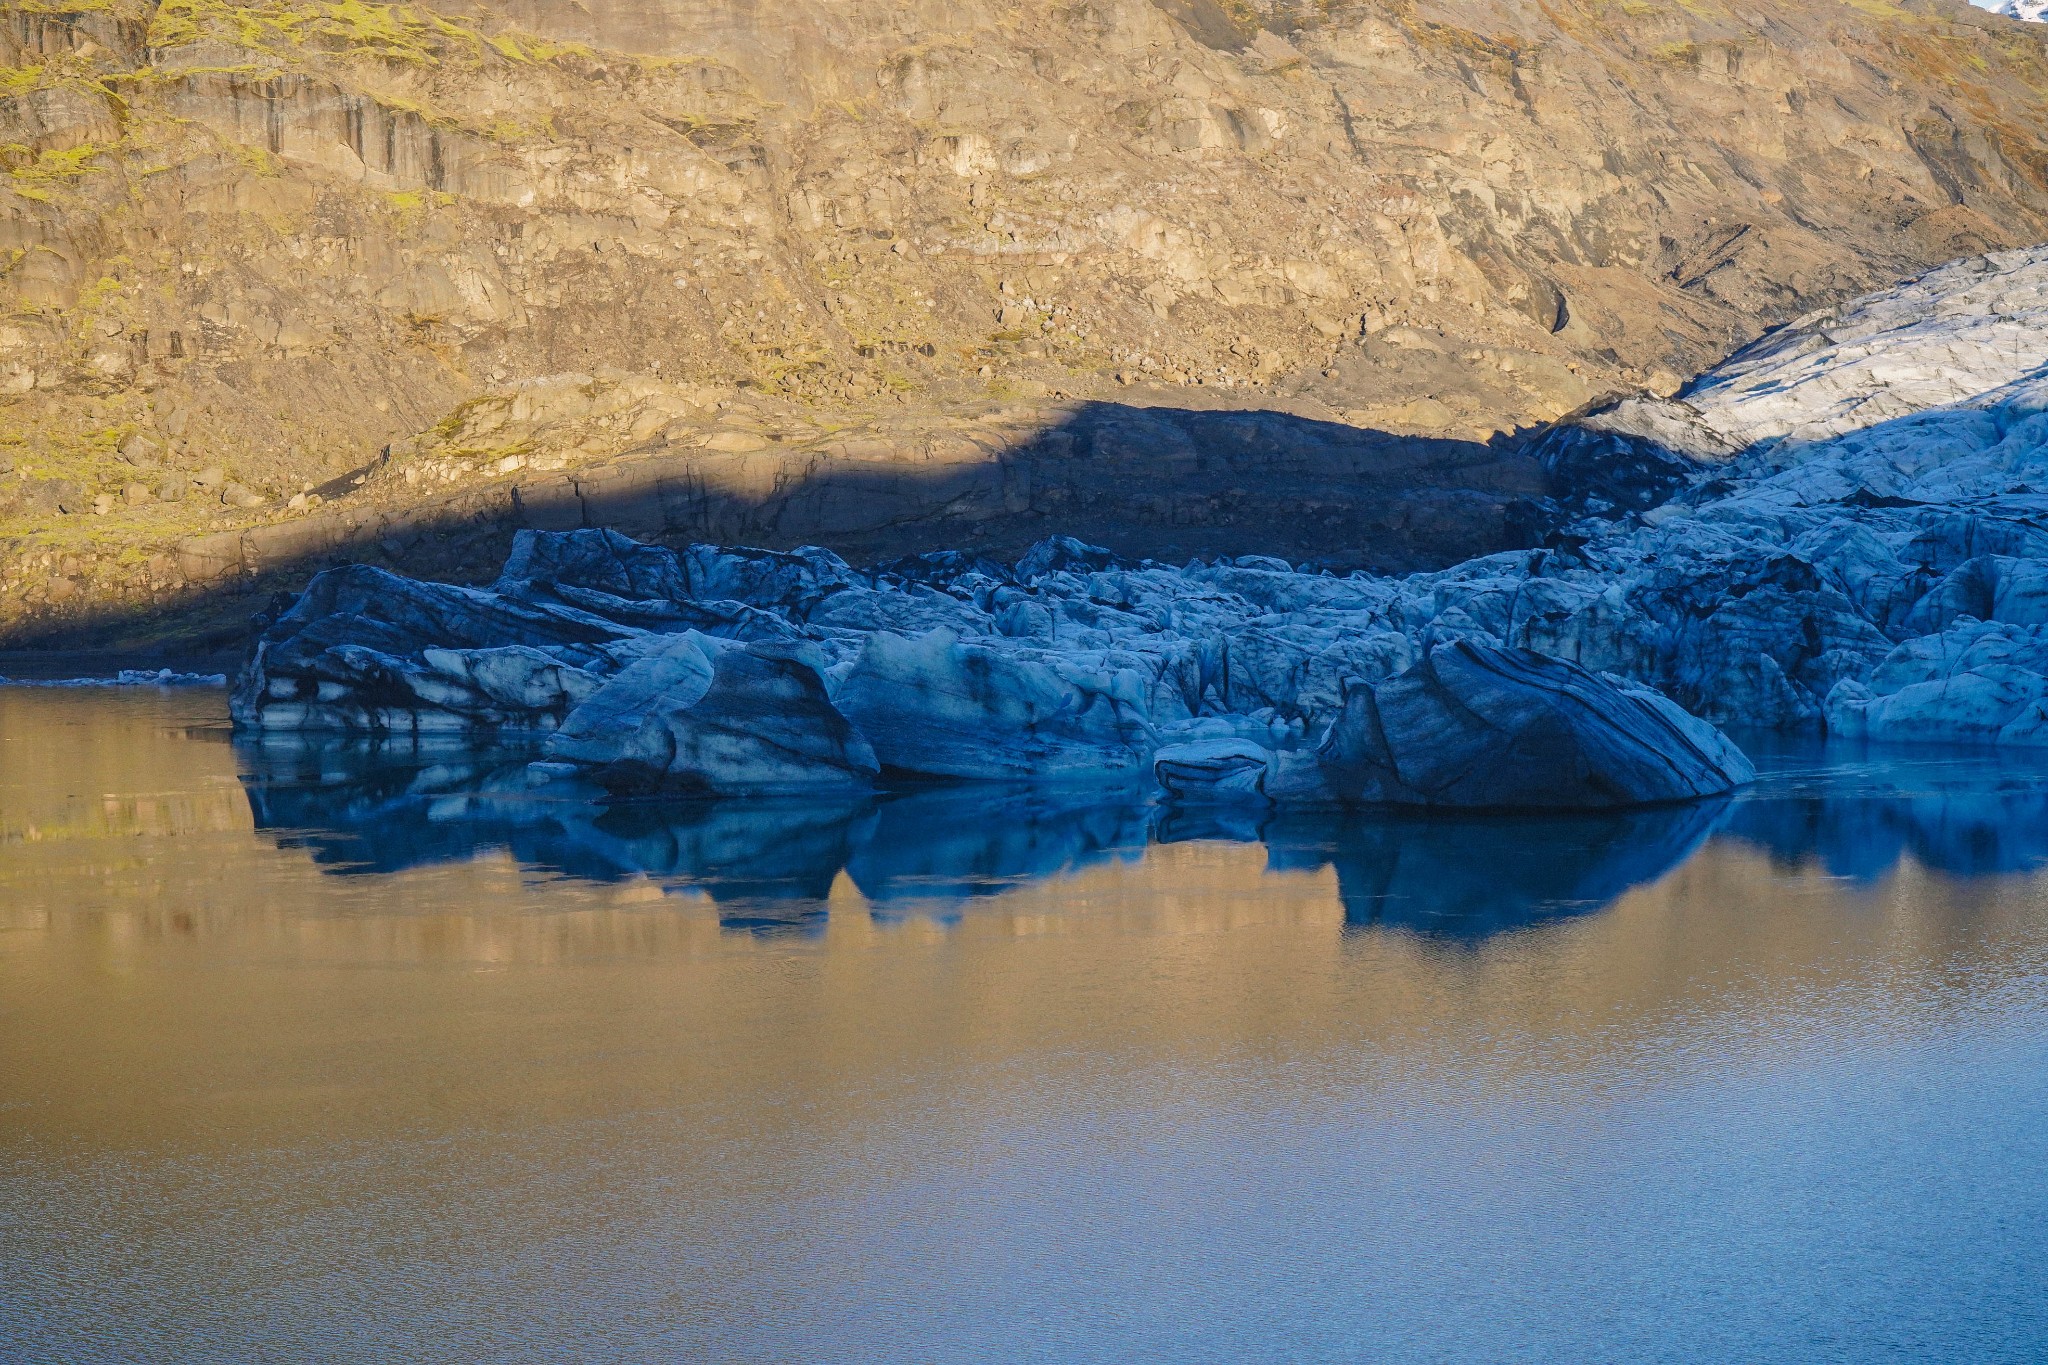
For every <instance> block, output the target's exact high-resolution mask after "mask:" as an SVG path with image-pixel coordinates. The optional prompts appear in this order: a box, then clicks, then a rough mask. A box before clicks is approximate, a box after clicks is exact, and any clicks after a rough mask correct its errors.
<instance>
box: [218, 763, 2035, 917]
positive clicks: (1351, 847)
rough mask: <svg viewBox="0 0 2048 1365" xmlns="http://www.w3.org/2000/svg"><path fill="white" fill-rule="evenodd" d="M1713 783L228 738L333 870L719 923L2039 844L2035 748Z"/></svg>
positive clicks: (1404, 910) (263, 795)
mask: <svg viewBox="0 0 2048 1365" xmlns="http://www.w3.org/2000/svg"><path fill="white" fill-rule="evenodd" d="M1753 751H1755V752H1758V753H1759V754H1760V755H1761V762H1760V763H1759V768H1760V769H1761V770H1762V772H1763V779H1762V780H1761V781H1760V782H1759V783H1758V785H1757V786H1756V787H1755V788H1753V789H1751V790H1750V791H1748V792H1746V793H1744V794H1743V795H1742V796H1741V797H1738V798H1736V799H1734V800H1732V801H1729V800H1720V801H1710V802H1700V803H1694V804H1690V805H1685V806H1674V807H1662V808H1656V809H1648V810H1636V811H1629V812H1623V813H1609V814H1599V815H1554V814H1553V815H1540V816H1538V815H1528V816H1506V815H1503V816H1473V815H1457V816H1451V815H1441V814H1433V815H1419V814H1401V813H1389V812H1372V811H1328V812H1300V811H1295V812H1287V813H1265V812H1258V811H1249V812H1248V811H1210V810H1197V809H1182V808H1177V807H1173V806H1157V805H1153V804H1150V803H1149V802H1148V801H1146V800H1145V799H1143V798H1141V797H1139V796H1137V795H1135V794H1133V793H1131V792H1128V791H1124V790H1121V789H1110V790H1102V789H1083V790H1078V791H1077V790H1073V789H1057V788H1043V787H1032V788H1004V789H993V790H992V789H990V788H987V787H985V786H972V787H953V786H945V787H927V788H923V789H919V790H913V791H909V792H896V793H890V794H886V795H880V796H873V797H850V798H846V799H842V800H836V801H819V800H815V799H811V800H804V801H748V802H740V801H727V802H721V803H684V802H660V803H621V804H612V805H606V804H604V803H602V802H599V801H595V800H587V799H582V798H581V797H573V796H572V797H567V798H565V797H564V796H562V795H560V794H559V793H558V790H557V789H555V788H541V789H539V790H535V789H532V788H531V787H530V786H529V784H528V780H527V770H526V763H527V760H528V758H529V757H530V755H529V754H527V753H525V752H521V751H515V750H477V749H454V748H450V749H446V750H412V749H400V748H368V747H362V746H347V745H339V744H323V743H320V742H317V741H316V742H312V743H307V742H303V741H297V740H294V741H289V742H283V743H280V742H278V740H277V739H276V738H274V737H273V738H271V739H269V740H266V741H264V742H261V743H254V744H245V745H242V746H240V753H241V756H242V761H243V769H244V773H243V780H244V783H245V786H246V788H247V791H248V797H249V803H250V806H251V808H252V810H253V811H254V814H255V818H256V823H257V825H258V827H259V828H262V829H266V830H270V831H273V832H274V834H275V836H276V837H277V839H278V841H279V843H280V844H282V845H285V846H290V847H302V848H305V849H307V850H309V851H310V852H311V853H312V855H313V857H314V859H315V861H316V862H319V863H321V864H323V865H325V866H327V867H329V868H330V869H331V870H333V871H334V872H336V873H341V874H365V873H385V872H396V871H400V870H403V869H405V868H409V867H416V866H421V865H426V864H431V863H442V862H450V861H459V860H462V859H467V858H471V857H474V856H476V855H478V854H479V853H484V852H489V851H493V850H501V849H502V850H505V851H507V852H509V853H510V854H511V855H512V856H513V857H514V858H515V859H517V860H518V861H519V862H520V864H521V865H523V866H524V867H526V868H527V869H528V870H530V871H531V872H533V873H535V874H538V875H554V876H563V877H570V878H576V879H581V880H587V881H596V882H616V881H621V880H625V879H628V878H636V877H647V878H650V879H652V880H654V881H655V882H657V883H659V884H661V885H663V886H664V887H666V888H669V889H672V890H691V891H696V892H701V893H702V894H704V895H706V896H708V897H709V898H710V899H711V901H712V902H713V903H714V904H715V905H716V906H717V907H718V910H719V918H720V921H721V922H722V923H723V924H725V925H726V926H727V927H730V928H734V929H746V930H753V931H756V932H765V931H771V930H792V929H795V930H801V929H807V928H808V929H816V928H820V927H822V925H823V924H824V919H825V914H826V902H827V899H828V897H829V896H830V894H831V891H832V888H833V887H834V885H835V884H836V883H837V882H838V880H839V878H840V876H841V875H842V874H844V876H845V877H846V878H847V879H849V880H850V882H851V883H852V885H853V887H854V888H855V889H857V890H858V891H859V892H860V894H861V896H862V897H863V898H864V899H865V900H866V902H867V905H868V908H869V911H870V913H872V914H873V915H874V916H875V917H876V918H878V919H893V918H900V917H903V916H907V915H916V916H923V917H929V918H935V919H938V920H941V921H946V920H951V919H957V918H958V917H959V915H961V914H962V913H964V911H965V909H966V907H967V906H968V904H969V903H970V902H972V901H973V900H975V899H976V898H979V897H987V896H992V895H998V894H1000V893H1002V892H1003V891H1005V890H1007V889H1009V888H1012V887H1015V886H1017V885H1020V884H1023V883H1027V882H1032V881H1037V880H1041V879H1044V878H1049V877H1055V876H1060V875H1063V874H1067V873H1071V872H1075V871H1078V870H1080V869H1083V868H1086V867H1089V866H1091V865H1094V864H1098V863H1101V862H1105V861H1108V860H1111V859H1119V858H1122V859H1134V858H1137V857H1140V856H1142V854H1143V852H1144V850H1145V848H1146V847H1147V846H1148V845H1150V844H1153V843H1177V842H1183V841H1188V840H1216V839H1221V840H1230V841H1237V842H1258V843H1263V844H1264V845H1265V847H1266V850H1267V858H1268V865H1269V866H1270V867H1271V868H1272V869H1273V870H1274V871H1317V870H1320V869H1322V868H1324V867H1329V868H1331V869H1332V870H1333V871H1334V872H1335V875H1336V880H1337V890H1338V895H1339V897H1340V899H1341V900H1342V902H1343V906H1344V916H1345V922H1346V923H1347V924H1348V925H1350V926H1353V927H1358V928H1366V927H1379V928H1399V929H1406V930H1411V931H1415V932H1420V933H1425V934H1429V935H1432V936H1436V937H1443V938H1451V939H1468V940H1476V939H1479V938H1483V937H1485V936H1487V935H1490V934H1493V933H1496V932H1499V931H1502V930H1507V929H1513V928H1517V927H1520V926H1524V925H1529V924H1534V923H1538V922H1541V921H1545V920H1554V919H1561V918H1565V917H1569V916H1573V915H1582V914H1588V913H1592V912H1595V911H1598V910H1601V909H1603V908H1605V907H1606V906H1608V905H1610V904H1612V903H1613V902H1614V901H1615V900H1616V899H1617V898H1619V897H1620V896H1621V895H1622V894H1623V893H1624V892H1626V891H1627V890H1628V889H1629V888H1630V887H1633V886H1638V885H1641V884H1643V883H1645V882H1649V881H1653V880H1655V879H1656V878H1658V877H1660V876H1662V875H1663V874H1664V873H1666V872H1668V871H1670V870H1671V869H1672V868H1674V867H1677V866H1678V865H1679V864H1680V863H1682V862H1684V861H1685V860H1686V858H1687V857H1689V856H1690V855H1691V854H1692V853H1693V852H1694V851H1695V850H1696V849H1698V848H1699V847H1700V846H1701V845H1702V844H1703V843H1705V842H1706V841H1707V840H1708V839H1710V838H1720V839H1729V840H1735V841H1739V842H1740V843H1742V844H1745V845H1748V846H1751V847H1755V848H1759V849H1761V850H1763V851H1764V852H1766V853H1767V854H1768V855H1770V856H1771V857H1772V858H1774V859H1777V860H1779V861H1784V862H1803V861H1808V860H1813V861H1817V862H1818V863H1819V864H1820V865H1822V866H1823V867H1825V868H1826V869H1827V870H1828V871H1829V872H1831V873H1833V874H1835V875H1840V876H1847V877H1852V878H1857V879H1863V880H1869V879H1874V878H1876V877H1879V876H1881V875H1882V874H1884V873H1885V872H1887V871H1888V870H1890V869H1891V868H1892V867H1893V866H1894V865H1896V864H1897V863H1898V862H1899V860H1900V859H1901V858H1902V857H1905V856H1910V857H1912V858H1913V859H1914V860H1915V861H1917V862H1918V863H1920V864H1922V865H1923V866H1926V867H1928V868H1931V869H1933V870H1936V871H1939V872H1942V873H1947V874H1952V875H1959V876H1976V875H1987V874H1996V873H2008V872H2016V871H2022V870H2026V869H2030V868H2033V867H2035V866H2038V865H2039V864H2041V863H2042V862H2044V861H2048V755H2042V756H2039V757H2036V758H2033V759H2031V760H2030V759H2029V758H2027V757H2026V756H2024V755H2018V754H2013V753H1992V752H1977V751H1969V752H1958V751H1953V750H1945V749H1930V750H1922V751H1917V752H1915V751H1910V750H1894V751H1891V752H1889V753H1877V752H1874V751H1871V750H1869V749H1866V748H1863V747H1861V746H1852V745H1840V744H1831V745H1826V746H1821V745H1799V744H1796V743H1787V742H1783V741H1780V742H1776V743H1775V744H1773V743H1770V742H1766V743H1763V744H1758V745H1754V746H1753Z"/></svg>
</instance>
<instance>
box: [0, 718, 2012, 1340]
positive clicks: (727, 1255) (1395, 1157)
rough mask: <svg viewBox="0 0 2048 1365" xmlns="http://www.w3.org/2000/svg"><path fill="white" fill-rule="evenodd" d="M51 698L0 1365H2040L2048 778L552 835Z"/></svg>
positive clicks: (169, 723) (1840, 779)
mask: <svg viewBox="0 0 2048 1365" xmlns="http://www.w3.org/2000/svg"><path fill="white" fill-rule="evenodd" d="M223 713H224V704H223V700H222V698H221V696H220V694H219V693H218V692H213V691H188V692H157V691H147V692H136V691H128V692H122V693H111V692H95V693H84V692H57V691H44V690H24V689H0V1359H5V1360H8V1361H13V1360H22V1361H67V1362H68V1361H85V1362H100V1361H126V1360H135V1361H151V1362H161V1361H236V1362H242V1361H297V1360H320V1361H379V1362H383V1361H415V1360H419V1361H429V1360H431V1361H441V1360H447V1361H485V1360H489V1361H528V1360H531V1361H551V1362H552V1361H578V1360H591V1361H693V1362H694V1361H882V1360H887V1361H896V1360H903V1361H951V1360H976V1361H980V1360H1006V1361H1007V1360H1047V1361H1091V1360H1119V1361H1122V1360H1169V1361H1209V1360H1215V1361H1247V1360H1315V1361H1322V1360H1361V1361H1410V1360H1418V1361H1422V1360H1426V1361H1521V1360H1528V1361H1628V1362H1636V1361H1715V1362H1721V1361H1802V1362H1804V1361H1854V1362H1862V1361H1888V1360H1898V1361H1929V1360H1941V1361H2040V1360H2042V1359H2044V1358H2048V1308H2044V1302H2048V1294H2044V1293H2043V1286H2044V1285H2048V873H2044V871H2043V870H2042V869H2043V864H2044V861H2048V755H2044V756H2040V757H2037V758H2034V759H2026V758H2014V757H2010V756H2008V757H2005V758H1998V757H1996V756H1985V755H1981V754H1967V753H1956V752H1952V751H1943V750H1935V751H1920V752H1911V751H1908V752H1904V753H1897V752H1895V753H1892V754H1872V753H1869V752H1864V751H1847V750H1841V751H1837V750H1817V749H1812V750H1796V749H1794V750H1785V751H1778V752H1767V753H1766V754H1765V755H1764V758H1765V764H1764V766H1765V767H1766V768H1767V770H1768V771H1767V775H1766V778H1765V780H1764V782H1762V783H1761V784H1760V785H1759V787H1758V788H1757V789H1756V790H1755V791H1754V792H1753V793H1751V794H1749V795H1747V796H1745V797H1744V798H1742V799H1740V800H1738V801H1735V802H1732V803H1725V804H1722V805H1719V806H1709V807H1696V808H1692V809H1688V810H1681V811H1667V812H1659V813H1655V814H1652V815H1639V816H1635V817H1631V818H1627V819H1615V820H1584V821H1574V820H1547V821H1538V820H1520V821H1517V820H1494V821H1442V822H1421V821H1412V820H1411V821H1388V820H1373V819H1364V818H1352V819H1349V820H1342V821H1339V820H1318V819H1290V820H1273V821H1267V822H1263V823H1262V822H1260V821H1256V820H1251V819H1242V818H1239V819H1217V818H1203V817H1189V816H1186V815H1173V814H1170V813H1161V812H1159V811H1156V810H1152V809H1148V808H1146V807H1145V806H1143V805H1141V804H1136V803H1131V802H1127V801H1124V800H1121V799H1118V798H1117V797H1116V796H1115V795H1113V794H1111V795H1102V794H1095V795H1092V796H1081V795H1075V794H1067V795H1065V796H1056V795H1052V794H1046V793H1038V794H1033V793H1029V792H1021V793H1020V792H997V793H979V794H976V793H963V792H958V791H946V790H931V791H925V792H920V793H917V794H914V795H911V796H907V797H903V798H899V799H896V800H891V801H886V802H874V803H864V804H854V805H849V806H842V807H836V808H820V807H818V806H815V805H809V806H781V807H776V806H766V807H763V806H754V807H744V808H743V807H733V806H727V807H721V808H713V809H702V808H695V809H693V808H689V807H642V808H633V809H622V810H613V811H609V812H606V811H602V810H599V809H595V808H590V807H585V806H582V805H580V804H575V803H567V802H561V801H554V800H544V799H540V798H539V797H537V796H535V795H534V794H532V793H530V792H529V791H528V790H527V789H526V787H525V785H524V782H523V777H522V774H521V768H520V762H519V760H518V757H517V756H516V755H493V754H462V753H449V754H438V755H424V756H420V757H417V758H408V759H406V760H404V761H394V760H391V759H390V758H389V756H386V757H385V758H384V759H381V760H376V761H372V760H371V759H369V758H366V757H365V756H364V755H361V754H355V753H350V752H347V751H339V750H332V749H328V750H322V749H317V748H314V749H307V748H294V747H275V748H269V749H264V748H260V747H248V746H240V747H238V746H236V745H235V744H233V743H231V742H230V738H229V736H228V734H227V732H226V729H225V726H224V724H223V723H222V719H221V718H222V715H223Z"/></svg>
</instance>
